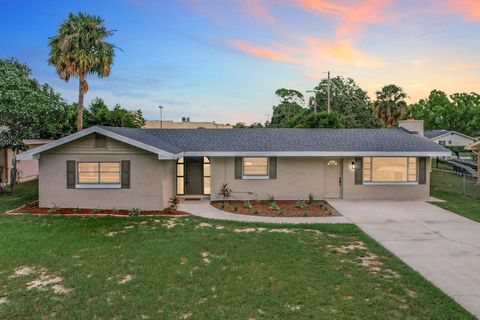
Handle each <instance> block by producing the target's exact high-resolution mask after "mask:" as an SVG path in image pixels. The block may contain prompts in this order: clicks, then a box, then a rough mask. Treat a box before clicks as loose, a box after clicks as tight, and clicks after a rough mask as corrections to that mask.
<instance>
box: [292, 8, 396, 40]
mask: <svg viewBox="0 0 480 320" xmlns="http://www.w3.org/2000/svg"><path fill="white" fill-rule="evenodd" d="M392 3H393V1H392V0H357V1H350V2H349V3H346V4H338V2H336V1H333V0H296V5H297V6H299V7H300V8H302V9H304V10H307V11H313V12H319V13H323V14H328V15H330V16H332V17H333V18H334V19H336V20H338V25H337V26H336V33H337V35H339V36H346V35H351V34H355V33H358V32H359V31H360V30H361V28H362V26H363V25H364V24H372V23H381V22H383V21H385V20H386V19H387V18H388V17H390V15H389V14H387V13H386V12H385V11H386V9H387V8H388V7H390V6H391V5H392Z"/></svg>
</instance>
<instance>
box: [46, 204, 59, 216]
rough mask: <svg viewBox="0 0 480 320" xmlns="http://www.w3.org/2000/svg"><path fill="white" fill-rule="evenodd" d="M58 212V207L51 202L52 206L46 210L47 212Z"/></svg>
mask: <svg viewBox="0 0 480 320" xmlns="http://www.w3.org/2000/svg"><path fill="white" fill-rule="evenodd" d="M59 212H60V208H59V207H58V205H57V204H56V203H52V207H51V208H50V209H49V210H48V213H51V214H57V213H59Z"/></svg>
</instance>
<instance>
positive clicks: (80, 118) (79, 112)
mask: <svg viewBox="0 0 480 320" xmlns="http://www.w3.org/2000/svg"><path fill="white" fill-rule="evenodd" d="M84 81H85V76H82V75H81V76H80V77H79V86H78V109H77V131H82V130H83V97H84V95H85V93H84V88H83V86H84Z"/></svg>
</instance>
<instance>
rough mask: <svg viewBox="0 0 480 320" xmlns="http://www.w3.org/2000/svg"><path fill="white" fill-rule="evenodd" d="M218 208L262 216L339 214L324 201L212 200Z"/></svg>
mask: <svg viewBox="0 0 480 320" xmlns="http://www.w3.org/2000/svg"><path fill="white" fill-rule="evenodd" d="M211 204H212V206H214V207H215V208H217V209H219V210H223V211H227V212H230V213H236V214H245V215H256V216H264V217H328V216H333V215H339V214H338V213H337V212H336V211H335V210H334V209H333V208H331V207H330V206H329V205H328V204H327V203H326V202H325V201H313V202H312V203H308V202H307V201H293V200H275V201H274V203H272V202H270V201H264V200H255V201H248V202H247V201H233V200H231V201H212V202H211Z"/></svg>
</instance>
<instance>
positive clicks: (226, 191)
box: [218, 183, 233, 201]
mask: <svg viewBox="0 0 480 320" xmlns="http://www.w3.org/2000/svg"><path fill="white" fill-rule="evenodd" d="M232 193H233V191H232V189H230V188H229V187H228V183H224V184H222V186H221V187H220V191H219V192H218V195H219V196H222V198H223V200H225V201H226V200H228V199H230V198H231V197H232Z"/></svg>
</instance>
